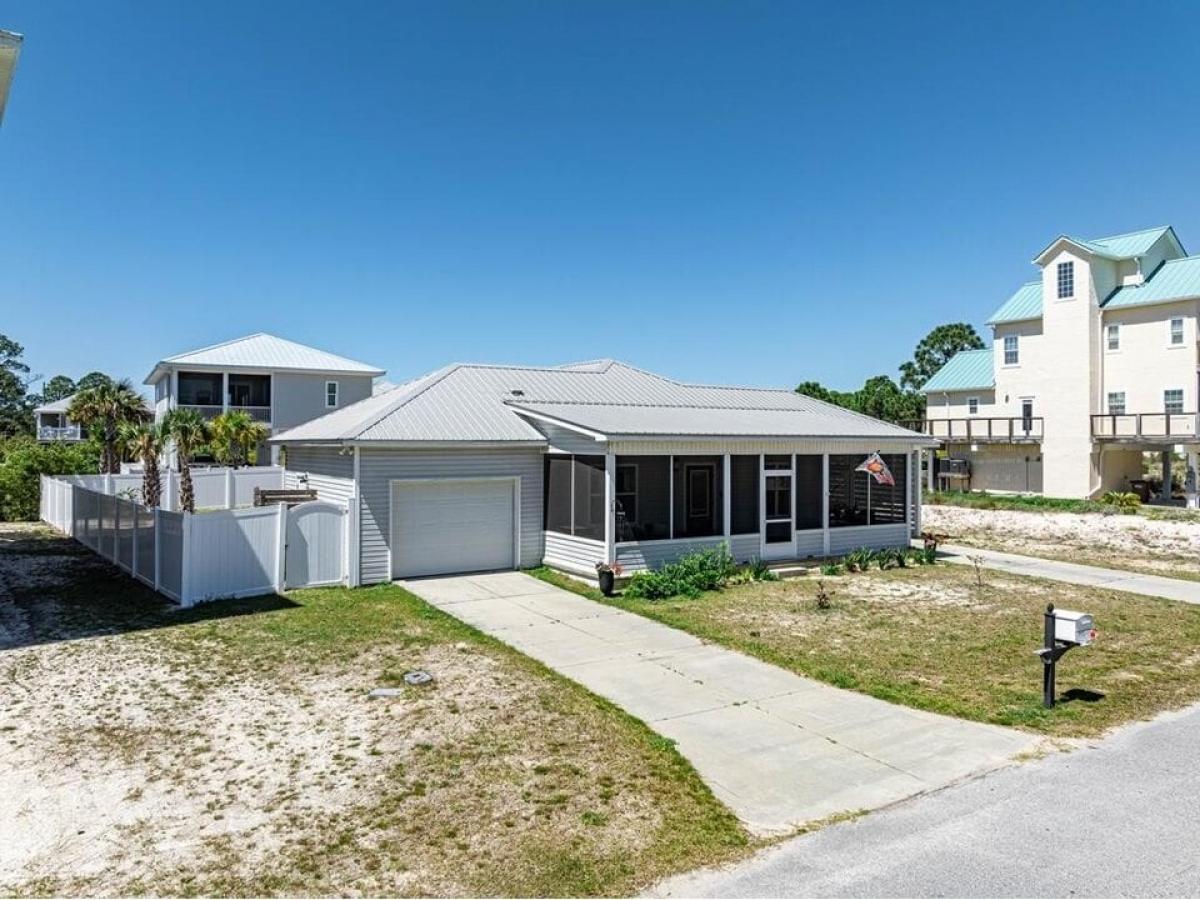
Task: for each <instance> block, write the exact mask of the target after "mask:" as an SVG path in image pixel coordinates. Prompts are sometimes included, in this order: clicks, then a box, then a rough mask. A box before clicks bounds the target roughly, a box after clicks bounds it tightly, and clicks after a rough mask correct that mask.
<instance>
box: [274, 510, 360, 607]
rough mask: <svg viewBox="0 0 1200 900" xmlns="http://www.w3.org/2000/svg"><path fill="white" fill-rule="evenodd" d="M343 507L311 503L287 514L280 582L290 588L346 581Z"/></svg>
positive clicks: (344, 513) (344, 515)
mask: <svg viewBox="0 0 1200 900" xmlns="http://www.w3.org/2000/svg"><path fill="white" fill-rule="evenodd" d="M346 515H347V511H346V508H345V507H344V506H339V505H338V504H336V503H329V502H327V501H325V500H312V501H309V502H308V503H300V504H297V505H296V506H293V507H291V508H290V509H289V510H288V513H287V549H286V552H285V554H284V568H283V580H284V584H285V585H287V587H289V588H302V587H315V586H317V585H321V584H340V583H341V582H342V581H343V579H344V578H345V558H346V554H345V541H346Z"/></svg>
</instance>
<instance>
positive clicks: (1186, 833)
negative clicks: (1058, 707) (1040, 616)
mask: <svg viewBox="0 0 1200 900" xmlns="http://www.w3.org/2000/svg"><path fill="white" fill-rule="evenodd" d="M650 893H651V895H653V896H675V897H797V896H799V897H806V896H812V897H1070V896H1080V897H1128V896H1134V897H1170V896H1179V897H1198V896H1200V707H1193V708H1192V709H1191V710H1188V711H1185V712H1183V713H1175V714H1169V715H1167V716H1164V717H1161V718H1159V719H1157V720H1155V721H1154V722H1152V723H1148V724H1142V725H1135V726H1132V727H1130V728H1128V729H1125V730H1123V731H1121V732H1119V733H1117V734H1116V735H1114V736H1112V737H1110V738H1107V739H1105V740H1103V741H1101V742H1098V743H1096V744H1093V745H1090V746H1088V747H1085V748H1083V749H1079V750H1076V751H1074V752H1071V753H1059V754H1055V755H1053V756H1050V757H1047V758H1045V759H1042V760H1038V761H1035V762H1029V763H1025V764H1023V765H1019V766H1015V767H1013V768H1008V769H1003V770H1000V771H997V772H993V773H991V774H990V775H986V776H984V777H982V778H978V779H975V780H973V781H969V782H966V783H963V784H959V785H956V786H953V787H950V788H946V789H944V790H941V791H938V792H936V793H933V794H928V795H925V796H921V797H917V798H914V799H911V800H907V801H904V802H903V803H900V804H898V805H896V806H893V807H891V808H889V809H886V810H883V811H881V812H876V813H872V814H870V815H868V816H866V817H864V818H862V819H859V820H857V821H855V822H849V823H845V824H842V825H837V826H833V827H830V828H827V829H825V830H823V831H819V832H816V833H815V834H812V835H806V836H804V837H800V838H796V839H793V840H791V841H789V842H787V843H786V844H783V845H781V846H779V847H777V848H774V849H772V850H770V851H767V852H766V853H763V854H761V855H759V856H757V857H755V858H754V859H752V860H749V861H747V862H745V863H742V864H740V865H738V866H735V867H733V868H730V869H726V870H723V871H716V872H698V873H692V874H690V875H684V876H680V877H678V878H674V879H671V880H669V881H667V882H664V883H662V884H660V885H659V886H658V887H656V888H655V889H653V890H652V891H651V892H650Z"/></svg>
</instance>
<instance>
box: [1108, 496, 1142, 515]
mask: <svg viewBox="0 0 1200 900" xmlns="http://www.w3.org/2000/svg"><path fill="white" fill-rule="evenodd" d="M1100 502H1101V503H1103V504H1104V505H1105V506H1111V507H1113V508H1114V509H1116V510H1117V511H1118V512H1121V513H1124V514H1125V515H1133V514H1134V513H1136V512H1137V511H1138V508H1139V507H1140V506H1141V505H1142V498H1141V497H1139V496H1138V495H1137V494H1134V493H1130V492H1127V491H1109V492H1108V493H1107V494H1105V495H1104V496H1103V497H1101V498H1100Z"/></svg>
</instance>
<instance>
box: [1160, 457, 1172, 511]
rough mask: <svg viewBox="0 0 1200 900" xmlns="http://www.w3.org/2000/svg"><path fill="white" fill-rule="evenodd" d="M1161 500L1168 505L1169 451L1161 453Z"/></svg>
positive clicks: (1169, 487) (1169, 484)
mask: <svg viewBox="0 0 1200 900" xmlns="http://www.w3.org/2000/svg"><path fill="white" fill-rule="evenodd" d="M1162 484H1163V492H1162V499H1163V500H1165V501H1167V502H1168V503H1169V502H1170V500H1171V451H1170V450H1164V451H1163V452H1162Z"/></svg>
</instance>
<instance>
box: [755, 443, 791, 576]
mask: <svg viewBox="0 0 1200 900" xmlns="http://www.w3.org/2000/svg"><path fill="white" fill-rule="evenodd" d="M792 478H793V470H792V457H791V456H790V455H789V456H785V455H782V454H780V455H773V454H768V455H767V456H764V457H763V488H762V489H763V495H762V496H763V504H762V509H763V521H762V531H761V534H762V541H761V550H762V553H761V556H762V558H763V559H786V558H787V557H790V556H794V555H795V541H794V540H793V538H794V535H793V531H792Z"/></svg>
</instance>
